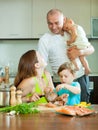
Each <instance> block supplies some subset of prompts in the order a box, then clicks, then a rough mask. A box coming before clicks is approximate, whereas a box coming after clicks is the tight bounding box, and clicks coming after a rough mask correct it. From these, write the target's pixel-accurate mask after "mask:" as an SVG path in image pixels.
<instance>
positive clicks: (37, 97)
mask: <svg viewBox="0 0 98 130" xmlns="http://www.w3.org/2000/svg"><path fill="white" fill-rule="evenodd" d="M39 99H40V97H39V95H38V94H37V93H34V94H33V95H32V96H31V97H30V102H31V101H33V102H35V101H37V100H39Z"/></svg>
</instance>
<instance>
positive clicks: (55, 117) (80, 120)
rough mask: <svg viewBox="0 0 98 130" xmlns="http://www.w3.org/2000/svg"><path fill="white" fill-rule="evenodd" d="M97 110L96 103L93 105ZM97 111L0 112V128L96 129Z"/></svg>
mask: <svg viewBox="0 0 98 130" xmlns="http://www.w3.org/2000/svg"><path fill="white" fill-rule="evenodd" d="M93 107H94V109H95V110H96V111H98V105H94V106H93ZM97 129H98V113H96V114H92V115H89V116H84V117H72V116H65V115H60V114H57V113H55V112H53V111H45V112H44V111H43V112H40V113H36V114H25V115H21V114H19V115H13V116H9V115H7V114H5V113H0V130H97Z"/></svg>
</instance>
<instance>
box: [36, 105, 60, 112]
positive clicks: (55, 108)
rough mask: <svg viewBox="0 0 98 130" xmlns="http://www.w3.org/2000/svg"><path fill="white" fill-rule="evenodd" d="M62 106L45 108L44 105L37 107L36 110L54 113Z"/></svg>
mask: <svg viewBox="0 0 98 130" xmlns="http://www.w3.org/2000/svg"><path fill="white" fill-rule="evenodd" d="M62 107H63V106H57V107H47V106H45V105H39V106H38V108H37V109H38V110H39V111H48V112H49V111H52V112H53V111H56V110H58V109H60V108H62Z"/></svg>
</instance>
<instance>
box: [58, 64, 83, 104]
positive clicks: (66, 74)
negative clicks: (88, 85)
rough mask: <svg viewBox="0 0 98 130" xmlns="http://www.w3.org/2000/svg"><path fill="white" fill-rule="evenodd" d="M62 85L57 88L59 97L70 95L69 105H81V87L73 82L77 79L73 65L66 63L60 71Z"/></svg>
mask: <svg viewBox="0 0 98 130" xmlns="http://www.w3.org/2000/svg"><path fill="white" fill-rule="evenodd" d="M58 75H59V77H60V81H61V84H60V85H58V86H57V87H56V91H57V93H58V95H62V94H69V96H68V100H67V103H66V104H67V105H75V104H79V103H80V92H81V90H80V85H79V83H78V82H73V80H74V79H75V67H74V65H73V64H72V63H68V62H65V63H64V64H62V65H61V66H60V67H59V69H58Z"/></svg>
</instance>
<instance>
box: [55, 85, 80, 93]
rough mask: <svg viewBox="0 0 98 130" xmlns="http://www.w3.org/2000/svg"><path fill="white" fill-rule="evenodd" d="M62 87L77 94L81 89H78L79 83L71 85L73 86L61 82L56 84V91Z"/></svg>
mask: <svg viewBox="0 0 98 130" xmlns="http://www.w3.org/2000/svg"><path fill="white" fill-rule="evenodd" d="M62 88H65V89H67V90H69V91H71V92H72V93H74V94H79V93H80V91H81V90H80V85H79V86H75V87H73V86H71V85H69V84H66V83H63V84H60V85H58V86H57V87H56V91H57V92H58V91H59V90H60V89H62Z"/></svg>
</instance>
